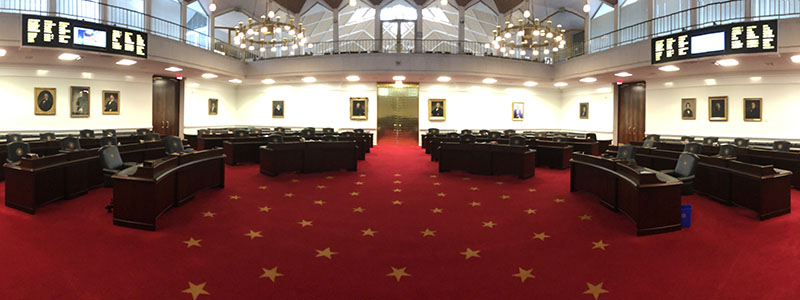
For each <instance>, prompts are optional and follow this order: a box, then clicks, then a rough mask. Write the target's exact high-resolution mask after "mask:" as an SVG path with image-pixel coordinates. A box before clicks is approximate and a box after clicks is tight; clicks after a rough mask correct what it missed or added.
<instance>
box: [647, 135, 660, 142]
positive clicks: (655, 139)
mask: <svg viewBox="0 0 800 300" xmlns="http://www.w3.org/2000/svg"><path fill="white" fill-rule="evenodd" d="M644 140H645V141H646V140H653V141H660V140H661V135H658V134H651V135H648V136H647V137H646V138H645V139H644Z"/></svg>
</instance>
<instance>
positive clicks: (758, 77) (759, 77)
mask: <svg viewBox="0 0 800 300" xmlns="http://www.w3.org/2000/svg"><path fill="white" fill-rule="evenodd" d="M750 81H761V76H753V77H750Z"/></svg>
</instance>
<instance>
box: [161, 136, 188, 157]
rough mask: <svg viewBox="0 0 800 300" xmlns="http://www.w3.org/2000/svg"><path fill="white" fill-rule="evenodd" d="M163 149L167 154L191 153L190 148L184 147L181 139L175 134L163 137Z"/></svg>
mask: <svg viewBox="0 0 800 300" xmlns="http://www.w3.org/2000/svg"><path fill="white" fill-rule="evenodd" d="M164 150H165V152H166V153H167V155H180V154H182V153H191V152H192V151H193V150H192V149H191V148H189V149H184V148H183V141H182V140H181V138H179V137H177V136H172V135H170V136H167V137H165V138H164Z"/></svg>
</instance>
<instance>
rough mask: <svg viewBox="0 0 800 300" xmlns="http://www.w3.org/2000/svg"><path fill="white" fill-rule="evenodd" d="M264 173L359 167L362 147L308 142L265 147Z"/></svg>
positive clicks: (262, 148) (261, 161) (263, 157)
mask: <svg viewBox="0 0 800 300" xmlns="http://www.w3.org/2000/svg"><path fill="white" fill-rule="evenodd" d="M259 149H260V150H259V151H260V153H259V155H260V159H259V160H260V163H261V173H263V174H267V175H270V176H277V175H278V174H280V173H284V172H303V173H309V172H324V171H335V170H341V169H346V170H348V171H356V170H357V167H358V165H357V164H358V163H357V160H358V145H356V143H355V142H354V141H338V142H321V141H307V142H295V143H283V144H268V145H266V146H261V147H260V148H259Z"/></svg>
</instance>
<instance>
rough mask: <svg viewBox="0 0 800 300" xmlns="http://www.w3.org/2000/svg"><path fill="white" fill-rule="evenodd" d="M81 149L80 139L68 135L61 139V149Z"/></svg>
mask: <svg viewBox="0 0 800 300" xmlns="http://www.w3.org/2000/svg"><path fill="white" fill-rule="evenodd" d="M80 149H81V141H80V140H78V139H77V138H75V137H72V136H69V137H66V138H64V139H62V140H61V150H64V151H74V150H80Z"/></svg>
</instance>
